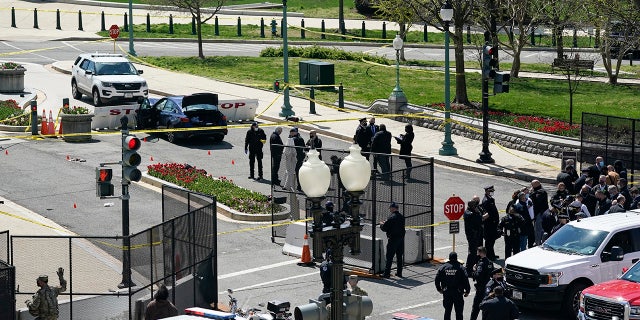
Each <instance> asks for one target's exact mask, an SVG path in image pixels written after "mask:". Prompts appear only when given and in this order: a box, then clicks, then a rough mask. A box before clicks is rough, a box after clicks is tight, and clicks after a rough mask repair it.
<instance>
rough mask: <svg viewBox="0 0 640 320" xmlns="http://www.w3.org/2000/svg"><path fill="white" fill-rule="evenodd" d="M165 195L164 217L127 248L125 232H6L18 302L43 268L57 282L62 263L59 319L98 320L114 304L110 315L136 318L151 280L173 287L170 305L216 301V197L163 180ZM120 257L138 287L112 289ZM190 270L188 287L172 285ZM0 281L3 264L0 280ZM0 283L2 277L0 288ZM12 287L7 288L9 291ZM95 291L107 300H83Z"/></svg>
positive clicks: (132, 239)
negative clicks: (128, 265) (92, 302)
mask: <svg viewBox="0 0 640 320" xmlns="http://www.w3.org/2000/svg"><path fill="white" fill-rule="evenodd" d="M162 199H163V212H162V214H163V217H164V219H165V220H164V222H163V223H162V224H159V225H156V226H153V227H151V228H149V229H146V230H144V231H142V232H139V233H136V234H132V235H130V236H129V240H130V247H129V250H126V248H124V247H123V239H124V237H92V236H11V237H10V245H11V254H10V258H11V264H12V265H13V266H15V268H16V269H15V270H16V272H17V273H16V276H17V278H16V283H15V289H16V290H15V292H16V294H17V295H18V296H20V299H21V300H19V301H24V300H26V299H30V298H31V296H32V295H33V294H34V293H35V292H33V291H28V290H36V289H37V287H35V283H34V279H36V278H37V277H38V276H39V275H40V274H43V273H44V274H46V273H49V276H50V279H51V280H50V281H49V284H50V285H57V281H56V280H55V278H56V277H55V270H57V268H58V267H62V268H64V269H65V278H66V279H67V282H68V284H67V291H66V292H64V293H62V296H61V297H60V298H59V299H60V300H61V301H64V300H68V303H67V304H66V306H65V308H61V311H60V317H59V319H80V318H84V319H89V318H91V319H103V318H105V315H106V313H104V312H105V310H107V309H108V308H110V309H109V311H110V312H113V309H117V308H118V307H119V306H122V310H120V311H118V310H116V311H117V312H119V314H118V315H117V316H112V317H109V318H113V319H141V315H140V314H135V311H136V310H137V311H138V312H140V311H141V306H143V305H144V304H142V305H141V304H140V301H143V300H142V299H144V298H145V297H149V296H153V293H154V290H155V285H159V284H161V283H164V284H166V285H167V286H168V287H170V288H174V289H175V290H171V293H172V297H171V300H172V301H174V303H176V301H177V300H181V301H182V303H183V304H185V305H186V306H210V305H214V306H216V307H217V303H218V295H217V292H218V289H217V267H216V266H217V259H216V256H217V241H216V237H217V219H216V201H215V198H213V197H210V196H206V195H201V194H196V193H193V192H190V191H187V190H183V189H178V188H173V187H168V186H163V188H162ZM123 255H128V258H129V261H131V272H130V274H131V275H132V276H131V279H132V282H133V283H134V284H135V285H134V286H133V287H130V288H128V289H125V290H120V291H116V290H114V288H116V286H117V285H118V281H120V279H122V278H121V274H122V273H121V266H122V264H121V262H120V261H118V259H120V258H122V257H123ZM114 257H117V258H114ZM95 261H100V262H101V263H96V262H95ZM52 275H53V277H52ZM191 276H193V279H194V280H193V281H194V283H193V285H192V286H186V288H187V289H182V290H180V288H179V287H178V286H177V285H178V284H179V283H180V282H181V280H187V279H190V278H191ZM2 279H3V278H2V270H1V269H0V282H2ZM1 286H2V283H0V289H1ZM21 288H22V290H20V289H21ZM13 289H14V286H11V290H12V292H13ZM25 289H26V290H27V291H25ZM178 290H180V292H178V294H176V291H178ZM185 290H186V292H185ZM0 295H2V291H0ZM178 295H179V296H178ZM95 296H110V297H104V298H105V299H104V300H102V301H109V302H104V303H102V304H100V305H99V306H95V305H94V306H91V307H87V305H88V304H87V302H86V300H85V299H86V298H87V297H95ZM121 297H123V298H121ZM187 297H188V298H187ZM191 297H193V298H191ZM109 299H112V300H109ZM122 299H124V300H126V301H124V302H123V301H122ZM116 300H120V301H117V302H116ZM0 301H4V299H0ZM0 304H1V302H0ZM176 304H177V303H176ZM18 307H24V304H22V305H19V306H18ZM0 308H1V306H0ZM127 309H128V310H127ZM1 310H2V309H0V311H1ZM12 310H15V306H14V307H13V309H12ZM142 311H143V309H142ZM0 315H1V314H0ZM0 319H11V318H5V317H0Z"/></svg>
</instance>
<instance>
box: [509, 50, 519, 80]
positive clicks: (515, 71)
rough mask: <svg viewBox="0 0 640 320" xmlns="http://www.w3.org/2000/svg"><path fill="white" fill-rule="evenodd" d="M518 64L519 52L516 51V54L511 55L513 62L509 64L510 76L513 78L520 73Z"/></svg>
mask: <svg viewBox="0 0 640 320" xmlns="http://www.w3.org/2000/svg"><path fill="white" fill-rule="evenodd" d="M514 53H515V52H514ZM520 65H521V60H520V52H517V53H516V54H514V55H513V62H512V65H511V76H512V77H514V78H517V77H518V75H519V73H520Z"/></svg>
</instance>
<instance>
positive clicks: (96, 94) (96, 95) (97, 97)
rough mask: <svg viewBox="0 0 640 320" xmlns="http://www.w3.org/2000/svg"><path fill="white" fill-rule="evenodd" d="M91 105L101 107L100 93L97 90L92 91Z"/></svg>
mask: <svg viewBox="0 0 640 320" xmlns="http://www.w3.org/2000/svg"><path fill="white" fill-rule="evenodd" d="M93 105H94V106H96V107H99V106H101V105H102V100H101V99H100V92H99V91H98V89H93Z"/></svg>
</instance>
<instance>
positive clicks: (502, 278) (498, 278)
mask: <svg viewBox="0 0 640 320" xmlns="http://www.w3.org/2000/svg"><path fill="white" fill-rule="evenodd" d="M496 280H498V281H502V280H504V277H497V278H496Z"/></svg>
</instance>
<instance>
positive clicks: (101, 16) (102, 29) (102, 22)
mask: <svg viewBox="0 0 640 320" xmlns="http://www.w3.org/2000/svg"><path fill="white" fill-rule="evenodd" d="M100 31H107V26H106V23H105V21H104V11H102V12H101V13H100Z"/></svg>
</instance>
